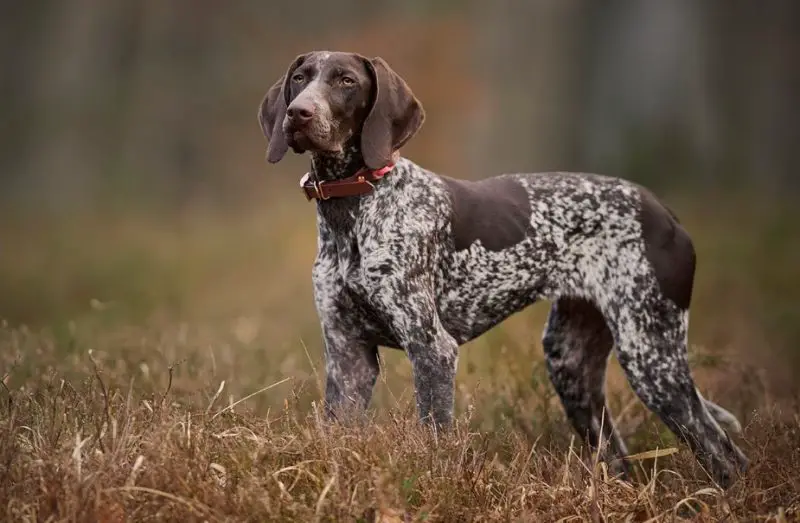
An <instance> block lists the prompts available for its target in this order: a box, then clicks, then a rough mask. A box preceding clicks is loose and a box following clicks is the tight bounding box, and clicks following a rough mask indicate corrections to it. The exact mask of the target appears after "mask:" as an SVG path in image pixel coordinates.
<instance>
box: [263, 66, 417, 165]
mask: <svg viewBox="0 0 800 523" xmlns="http://www.w3.org/2000/svg"><path fill="white" fill-rule="evenodd" d="M258 118H259V121H260V123H261V129H262V131H263V132H264V136H266V138H267V141H268V142H269V145H268V147H267V161H269V162H270V163H275V162H278V161H280V160H281V158H283V156H284V155H285V154H286V151H287V150H288V149H289V147H291V148H292V150H293V151H294V152H295V153H298V154H302V153H304V152H306V151H309V152H311V153H318V154H336V153H341V152H343V151H344V149H345V147H346V145H347V144H349V143H351V142H352V141H353V140H356V141H357V142H358V143H357V145H358V146H359V147H360V149H361V154H362V155H363V157H364V164H365V165H366V166H367V167H369V168H371V169H379V168H381V167H383V166H384V165H387V164H388V163H390V162H391V160H392V155H393V153H394V152H395V151H397V150H398V149H400V147H402V146H403V145H404V144H405V143H406V142H408V140H410V139H411V137H412V136H414V134H416V132H417V131H418V130H419V128H420V127H421V126H422V123H423V121H424V120H425V111H424V110H423V108H422V104H420V102H419V100H417V98H416V97H415V96H414V94H413V93H412V92H411V89H410V88H409V87H408V85H407V84H406V83H405V81H403V79H402V78H400V76H399V75H398V74H397V73H395V72H394V71H393V70H392V69H391V68H390V67H389V65H388V64H387V63H386V62H385V61H384V60H383V59H381V58H365V57H363V56H361V55H358V54H355V53H341V52H327V51H315V52H311V53H307V54H303V55H300V56H298V57H297V58H296V59H295V60H294V61H293V62H292V63H291V65H290V66H289V69H288V70H287V71H286V74H284V75H283V76H282V77H281V78H280V79H279V80H278V81H277V82H276V83H275V84H274V85H273V86H272V87H271V88H270V89H269V91H268V92H267V94H266V96H265V97H264V100H263V101H262V102H261V106H260V107H259V111H258Z"/></svg>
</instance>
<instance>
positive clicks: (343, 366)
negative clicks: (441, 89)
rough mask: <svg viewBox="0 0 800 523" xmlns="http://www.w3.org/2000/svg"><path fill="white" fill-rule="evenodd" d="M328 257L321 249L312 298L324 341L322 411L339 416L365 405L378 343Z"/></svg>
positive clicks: (375, 366)
mask: <svg viewBox="0 0 800 523" xmlns="http://www.w3.org/2000/svg"><path fill="white" fill-rule="evenodd" d="M331 259H332V256H330V255H328V253H327V252H326V251H325V250H324V249H322V250H321V254H320V255H319V256H318V258H317V261H316V263H315V265H314V272H313V276H314V277H313V280H314V301H315V303H316V307H317V314H318V315H319V319H320V324H321V327H322V339H323V342H324V345H325V371H326V372H325V374H326V377H325V414H326V416H327V418H328V419H331V418H338V419H340V420H341V419H342V418H343V417H344V416H345V415H346V414H348V413H349V414H353V413H360V412H363V411H364V410H365V409H366V408H367V405H368V404H369V401H370V399H371V397H372V390H373V388H374V386H375V381H376V380H377V378H378V372H379V367H378V346H377V345H376V344H375V343H374V342H372V341H370V339H369V337H368V336H365V334H364V329H363V326H362V324H361V321H360V319H359V317H358V315H357V314H355V313H354V310H355V307H354V305H353V303H352V300H351V299H350V297H349V295H348V294H347V292H346V290H345V288H344V285H343V283H342V281H341V278H340V277H339V275H338V272H337V271H336V270H335V265H334V264H333V263H332V261H331Z"/></svg>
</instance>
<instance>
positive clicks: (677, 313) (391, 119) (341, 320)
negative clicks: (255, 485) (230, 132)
mask: <svg viewBox="0 0 800 523" xmlns="http://www.w3.org/2000/svg"><path fill="white" fill-rule="evenodd" d="M424 119H425V113H424V111H423V108H422V106H421V104H420V102H419V101H418V100H417V99H416V98H415V96H414V95H413V93H412V92H411V90H410V89H409V87H408V86H407V85H406V83H405V82H404V81H403V79H402V78H400V76H398V75H397V74H396V73H395V72H394V71H393V70H392V69H391V68H390V67H389V66H388V65H387V64H386V62H385V61H384V60H382V59H380V58H374V59H369V58H365V57H363V56H360V55H357V54H351V53H339V52H312V53H308V54H304V55H301V56H298V57H297V59H296V60H294V62H292V64H291V65H290V66H289V69H288V70H287V71H286V74H285V75H284V76H283V77H281V78H280V80H278V82H277V83H275V84H274V85H273V86H272V87H271V88H270V89H269V91H268V92H267V94H266V96H265V98H264V101H263V102H262V104H261V107H260V109H259V120H260V123H261V127H262V130H263V132H264V134H265V136H266V138H267V140H268V148H267V160H268V161H269V162H271V163H274V162H278V161H279V160H281V158H283V156H284V155H285V153H286V152H287V150H288V149H289V148H290V147H291V148H292V150H293V151H294V152H295V153H304V152H306V151H309V152H310V153H311V165H312V167H311V172H310V173H308V174H307V175H306V176H305V177H303V179H302V180H301V188H302V189H303V191H304V193H305V195H306V197H307V198H308V199H316V200H317V202H316V207H317V225H318V229H319V241H318V255H317V259H316V262H315V263H314V268H313V281H314V298H315V302H316V307H317V311H318V313H319V318H320V321H321V324H322V333H323V337H324V342H325V358H326V370H327V383H326V387H325V403H326V411H327V413H328V415H329V416H330V415H333V414H334V413H335V412H339V411H340V410H341V409H342V408H343V407H347V406H349V407H355V408H356V409H357V410H360V409H364V408H365V407H366V406H367V404H368V402H369V400H370V397H371V395H372V389H373V385H374V383H375V380H376V377H377V376H378V346H379V345H383V346H387V347H395V348H402V349H403V350H405V352H406V353H407V354H408V357H409V359H410V361H411V365H412V368H413V376H414V385H415V390H416V401H417V409H418V411H419V415H420V417H421V418H422V419H425V420H429V421H432V422H434V423H435V424H437V425H447V424H449V423H450V421H451V418H452V414H453V398H454V380H455V374H456V361H457V359H458V349H459V345H461V344H463V343H465V342H467V341H469V340H471V339H473V338H475V337H477V336H479V335H481V334H482V333H484V332H486V331H487V330H488V329H490V328H492V327H493V326H495V325H497V324H498V323H500V322H501V321H503V320H504V319H505V318H507V317H508V316H509V315H511V314H513V313H515V312H517V311H519V310H521V309H523V308H525V307H527V306H528V305H531V304H532V303H534V302H535V301H536V300H538V299H541V298H544V299H549V300H551V301H552V302H553V306H552V310H551V311H550V315H549V318H548V320H547V326H546V328H545V331H544V335H543V338H542V341H543V345H544V352H545V356H546V360H547V368H548V370H549V374H550V377H551V379H552V382H553V384H554V386H555V388H556V390H557V391H558V394H559V397H560V399H561V401H562V403H563V406H564V409H565V411H566V414H567V416H568V417H569V419H570V421H571V423H572V425H573V426H574V428H575V429H576V431H577V432H578V433H579V434H580V436H581V437H583V438H584V439H585V441H586V442H587V443H588V444H589V445H590V446H591V448H592V449H595V450H596V449H598V444H599V443H600V442H601V441H602V442H607V443H608V445H603V446H602V447H603V448H600V449H599V450H600V452H601V456H602V457H603V458H604V459H606V460H607V461H609V462H610V463H611V464H612V465H614V467H615V470H617V471H618V472H620V473H622V474H623V475H624V474H625V473H626V469H627V466H626V465H625V461H624V459H622V458H624V456H625V455H626V454H627V450H626V448H625V444H624V442H623V441H622V439H621V438H620V436H619V434H618V433H617V431H616V430H615V428H614V424H613V422H612V420H611V419H609V416H608V415H607V411H606V413H605V415H604V410H605V409H606V408H607V407H606V399H605V393H604V379H605V371H606V362H607V360H608V357H609V354H610V353H611V349H612V347H616V354H617V357H618V359H619V362H620V364H621V365H622V368H623V369H624V371H625V373H626V375H627V377H628V380H629V381H630V383H631V385H632V387H633V389H634V391H635V392H636V394H637V395H638V397H639V398H640V399H641V400H642V401H643V402H644V403H645V404H646V405H647V407H648V408H649V409H651V410H652V411H653V412H655V413H656V414H657V415H658V416H659V417H660V418H661V419H662V420H663V421H664V423H665V424H666V425H667V426H668V427H669V428H670V429H671V430H672V431H673V432H674V433H675V434H676V435H678V436H679V437H680V438H682V439H683V440H684V441H685V442H686V443H687V444H688V445H689V446H690V447H691V448H692V450H693V451H694V453H695V455H696V456H697V458H698V460H699V461H700V462H701V463H702V464H703V465H704V466H705V467H706V468H707V470H708V471H709V472H710V473H711V475H712V477H713V478H714V479H715V480H716V481H717V482H718V483H719V484H720V485H722V486H725V487H727V486H728V485H730V484H731V482H732V481H733V480H734V479H735V477H736V476H737V474H738V473H739V472H741V471H743V470H744V469H745V468H746V467H747V464H748V460H747V458H746V457H745V455H744V454H743V453H742V452H741V451H740V450H739V449H738V448H737V447H736V446H735V445H734V443H733V442H732V441H731V440H730V438H729V437H728V435H727V434H726V432H725V431H724V430H723V429H722V428H721V427H722V426H724V427H726V428H727V429H728V430H731V431H732V432H738V431H739V429H740V427H739V423H738V421H737V420H736V418H735V417H734V416H733V415H732V414H730V413H729V412H727V411H726V410H724V409H723V408H722V407H719V406H717V405H715V404H714V403H712V402H710V401H708V400H706V399H704V398H703V397H702V396H701V395H700V393H699V391H698V390H697V389H696V387H695V385H694V382H693V380H692V376H691V372H690V369H689V363H688V359H687V351H686V344H687V328H688V321H689V315H688V309H689V302H690V300H691V296H692V285H693V279H694V271H695V252H694V249H693V246H692V242H691V240H690V238H689V236H688V234H687V233H686V231H685V230H684V229H683V228H682V227H681V225H679V223H678V220H677V218H676V217H675V215H673V214H672V213H671V212H670V211H669V210H668V209H667V208H666V207H664V206H663V205H662V204H661V203H659V201H658V200H657V199H656V198H655V197H654V196H653V195H652V194H651V193H650V192H649V191H647V190H646V189H644V188H642V187H640V186H638V185H635V184H633V183H631V182H628V181H625V180H621V179H618V178H611V177H606V176H599V175H595V174H581V173H565V172H554V173H538V174H505V175H500V176H496V177H491V178H488V179H485V180H482V181H477V182H469V181H462V180H456V179H453V178H448V177H445V176H439V175H436V174H434V173H432V172H430V171H427V170H425V169H424V168H422V167H420V166H418V165H416V164H415V163H413V162H412V161H410V160H408V159H406V158H402V157H400V156H399V155H398V153H397V151H398V150H399V149H400V148H401V147H402V146H403V145H404V144H405V143H406V142H408V141H409V139H411V137H412V136H414V134H415V133H416V132H417V131H418V130H419V128H420V127H421V126H422V123H423V121H424ZM601 438H602V439H601Z"/></svg>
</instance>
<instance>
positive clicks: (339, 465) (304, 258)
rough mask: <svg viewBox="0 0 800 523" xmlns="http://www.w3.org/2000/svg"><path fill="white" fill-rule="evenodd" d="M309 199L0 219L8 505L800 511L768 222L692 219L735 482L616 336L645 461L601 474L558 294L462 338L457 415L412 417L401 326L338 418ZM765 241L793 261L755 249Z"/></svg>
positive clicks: (402, 512) (593, 512)
mask: <svg viewBox="0 0 800 523" xmlns="http://www.w3.org/2000/svg"><path fill="white" fill-rule="evenodd" d="M293 203H294V202H293ZM293 203H292V205H291V206H289V204H286V205H284V204H281V203H280V202H278V201H276V202H274V204H273V205H272V206H271V207H270V212H269V214H268V215H267V216H265V215H263V214H255V215H240V216H236V217H226V218H220V217H209V216H192V217H189V218H187V219H185V220H182V221H170V222H164V221H161V222H159V221H158V220H153V219H149V218H143V217H137V218H136V219H133V220H132V219H125V220H112V219H109V220H105V221H103V222H102V223H98V222H96V221H91V220H89V221H84V222H80V221H72V222H70V223H64V224H60V225H55V224H52V223H50V224H47V227H44V226H42V225H41V224H37V223H35V222H30V221H29V222H25V223H21V222H18V223H16V224H14V225H15V226H13V227H11V226H4V228H3V230H2V233H3V235H2V237H3V238H4V239H5V241H4V246H9V245H11V246H13V249H8V248H5V249H4V250H2V251H0V317H5V318H6V320H0V378H2V379H1V380H0V383H2V385H0V520H2V521H34V520H35V521H108V522H112V521H114V522H116V521H148V520H154V521H317V520H318V521H365V522H366V521H370V522H372V521H381V522H399V521H495V520H500V521H544V522H547V521H648V520H653V521H662V520H665V521H672V520H680V519H681V518H684V519H689V520H693V521H721V520H725V521H761V520H764V521H789V520H797V519H800V512H799V511H800V495H798V494H797V493H798V492H800V488H798V487H800V485H798V482H799V480H797V479H796V473H795V471H796V470H797V469H798V467H800V417H798V414H800V411H799V410H798V409H797V408H796V405H797V403H796V401H795V400H794V399H793V398H794V396H795V392H796V390H797V388H796V386H794V385H793V380H792V379H790V378H791V376H793V368H794V367H792V366H791V365H789V364H786V362H787V361H790V360H787V359H784V358H782V357H781V356H782V355H783V354H785V353H784V352H781V351H782V350H783V349H782V348H781V347H779V346H777V345H775V346H773V345H771V344H770V343H769V340H768V338H767V337H766V336H765V335H764V332H765V330H768V329H764V328H763V325H762V319H763V312H762V315H756V314H752V312H753V310H754V309H760V308H761V304H762V303H763V301H761V298H760V296H759V295H758V294H757V293H756V291H760V290H761V289H762V288H764V289H769V288H775V289H780V290H781V292H782V293H784V295H785V297H784V299H783V302H782V303H784V304H789V302H790V301H791V300H790V299H789V297H790V296H791V292H792V288H791V287H790V286H788V285H787V284H786V283H787V282H793V281H794V280H793V278H794V276H792V274H793V267H796V263H794V261H797V259H796V253H797V249H796V248H795V247H793V244H790V243H786V244H785V245H784V244H782V243H781V242H778V241H776V240H775V238H774V237H773V236H774V235H767V236H765V235H763V234H762V232H763V230H767V229H768V227H766V226H765V227H762V228H760V229H759V228H757V227H756V226H752V227H753V230H744V229H741V228H740V231H739V236H738V237H737V238H735V239H734V238H731V237H730V236H727V235H725V234H724V232H725V231H726V230H727V229H726V228H727V227H728V226H729V223H730V221H729V220H730V216H731V215H725V214H724V213H723V212H722V211H719V213H718V215H715V216H714V217H710V216H708V215H707V214H706V215H704V214H692V213H688V218H687V219H686V220H685V222H687V226H688V227H689V228H690V230H691V231H692V233H693V236H695V238H696V241H697V243H698V250H699V251H700V260H701V265H700V269H699V273H698V278H697V282H698V283H697V290H696V293H695V298H694V303H695V306H694V311H695V312H694V314H693V319H692V332H691V337H692V342H693V345H692V353H691V356H692V360H693V369H694V372H695V376H696V379H697V381H698V384H699V385H700V388H701V390H702V391H703V393H704V394H705V395H706V396H707V397H709V399H712V400H714V401H718V402H719V403H721V404H722V405H723V406H725V407H726V408H728V409H730V410H732V411H733V412H734V413H735V414H736V415H737V416H739V418H740V419H741V420H742V421H743V424H744V425H745V430H744V434H743V435H742V436H741V437H738V436H737V438H736V439H737V442H738V443H740V445H741V446H742V448H743V450H745V452H746V453H747V454H748V456H749V457H750V458H751V459H752V460H753V463H752V467H751V469H750V470H749V471H748V473H747V474H746V475H745V476H744V477H743V478H742V479H741V480H740V481H739V482H737V483H736V484H735V485H734V486H733V487H732V488H731V489H729V490H728V491H726V492H722V491H720V490H719V489H717V488H716V487H715V486H714V485H713V483H712V482H711V481H710V480H709V479H708V477H707V476H706V474H705V473H704V471H703V470H702V469H701V468H700V467H699V465H698V464H697V463H696V462H695V460H694V458H693V457H692V456H691V454H690V453H689V451H688V450H687V449H686V447H684V446H683V445H679V444H677V442H676V441H675V439H674V437H673V436H672V435H671V434H670V433H669V432H668V431H667V430H666V429H665V428H664V426H663V425H662V424H661V423H660V422H658V421H657V420H656V419H654V418H653V416H652V415H650V413H649V412H647V411H646V409H644V408H643V406H642V405H641V403H639V402H638V401H637V400H636V399H635V398H634V396H633V394H632V393H631V391H630V389H629V387H628V386H627V383H626V382H625V380H624V379H623V377H622V375H621V372H620V370H619V368H618V365H617V364H616V362H614V361H613V360H612V364H611V368H610V372H609V378H608V396H609V403H610V407H611V410H612V413H613V415H614V416H615V421H616V422H617V424H618V426H619V428H620V430H621V432H622V433H623V434H624V436H625V437H626V439H627V441H628V443H629V446H630V449H631V452H633V453H636V454H637V455H638V456H639V457H638V459H637V461H636V463H637V466H636V468H635V472H636V477H635V478H634V480H633V481H632V482H631V483H625V482H621V481H618V480H615V479H613V478H608V477H607V475H606V474H605V469H604V466H603V464H599V463H596V462H595V461H594V459H593V458H592V456H589V455H587V453H586V451H585V449H583V448H582V447H581V445H580V444H579V442H578V441H577V440H576V439H575V438H574V434H573V432H572V429H571V428H570V426H569V424H568V423H567V422H566V420H565V419H564V415H563V411H562V410H561V407H560V404H559V402H558V400H557V398H555V396H554V392H553V389H552V386H551V385H550V384H549V381H548V379H547V376H546V372H545V370H544V367H543V364H542V359H541V347H540V344H539V341H538V340H539V337H540V331H541V326H542V322H543V320H544V317H545V314H546V312H547V306H546V304H541V305H537V306H534V307H532V308H531V309H529V310H526V311H524V312H523V313H520V314H518V315H515V316H514V317H512V318H510V319H509V320H508V321H506V322H505V323H504V324H503V325H502V326H500V327H499V328H497V329H494V330H492V331H491V332H489V333H487V334H486V335H484V336H482V337H481V338H479V339H478V340H475V341H473V342H471V343H470V344H468V345H467V346H466V347H464V348H463V349H462V354H461V359H460V364H459V372H458V385H457V400H456V401H457V412H458V422H457V424H456V426H455V427H454V428H453V430H452V431H451V432H449V433H442V434H431V433H429V432H426V431H425V430H424V429H422V428H421V427H419V426H418V424H417V423H416V421H415V413H414V408H413V390H412V388H411V369H410V365H409V364H408V361H407V359H406V358H405V356H404V355H403V354H402V353H400V352H397V351H390V350H387V351H382V353H381V358H382V372H381V377H380V380H379V383H378V385H377V386H376V393H375V398H374V401H373V404H372V407H371V409H370V412H369V413H368V416H369V418H370V420H369V422H364V423H362V424H350V425H330V424H327V423H325V422H323V421H322V420H321V419H320V416H319V410H320V399H321V392H320V391H321V389H322V384H323V380H324V371H323V369H324V365H323V362H322V355H321V346H320V342H319V327H318V325H317V321H316V315H315V313H314V310H313V305H312V300H311V287H310V274H309V269H310V263H311V260H312V259H313V253H314V248H315V241H314V219H313V215H311V214H309V213H307V212H306V209H305V208H303V209H301V210H302V211H303V212H301V213H298V212H295V211H289V209H290V207H291V208H294V207H295V206H294V205H293ZM732 207H733V208H734V213H733V215H741V213H743V212H745V211H743V210H742V209H740V208H737V207H736V206H732ZM678 210H679V211H682V210H681V209H678ZM758 212H759V211H758V210H754V211H752V213H753V216H751V217H750V218H749V219H747V220H745V219H740V221H741V222H743V223H749V224H753V223H757V220H755V219H754V217H755V216H756V215H757V214H758ZM680 214H681V215H682V216H686V215H687V213H686V212H680ZM7 223H9V222H6V224H7ZM770 230H771V229H770ZM764 242H768V243H769V246H770V250H768V251H766V252H768V255H769V257H770V259H772V260H776V259H777V260H781V264H780V267H784V266H785V268H786V270H785V271H778V270H776V269H775V267H776V265H775V264H772V265H771V266H770V267H771V269H769V270H764V271H763V274H762V273H756V272H755V270H756V269H757V268H758V266H759V265H758V264H759V263H760V262H759V260H758V259H756V258H755V257H756V256H758V255H759V254H758V253H759V252H762V247H763V246H764ZM76 246H77V247H76ZM793 260H794V261H793ZM743 271H748V272H749V273H750V274H752V275H754V277H753V278H749V279H748V280H747V282H744V281H742V279H741V274H742V272H743ZM757 274H761V276H758V275H757ZM720 297H722V299H720ZM776 306H778V305H776ZM786 310H787V311H790V307H789V306H788V305H786ZM790 319H791V318H790ZM789 325H790V326H791V325H793V323H792V322H789ZM769 328H772V326H769ZM754 348H756V349H757V350H754ZM786 376H789V379H787V378H786Z"/></svg>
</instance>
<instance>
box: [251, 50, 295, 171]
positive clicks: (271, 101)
mask: <svg viewBox="0 0 800 523" xmlns="http://www.w3.org/2000/svg"><path fill="white" fill-rule="evenodd" d="M306 56H307V55H304V54H301V55H300V56H298V57H297V58H295V60H294V62H292V64H291V65H290V66H289V69H287V71H286V74H284V75H283V76H281V77H280V79H279V80H278V81H277V82H275V84H274V85H273V86H272V87H270V88H269V91H267V94H266V95H265V96H264V99H263V100H262V101H261V105H260V106H259V108H258V121H259V123H260V124H261V131H262V132H263V133H264V136H265V137H266V138H267V141H268V142H269V145H268V146H267V161H268V162H270V163H276V162H279V161H280V160H281V158H283V156H284V155H285V154H286V151H287V150H288V149H289V144H288V142H287V141H286V135H285V134H284V132H283V119H284V118H285V117H286V108H287V107H288V106H289V102H290V100H289V83H290V82H291V79H292V73H294V70H295V69H297V68H298V67H300V65H301V64H302V63H303V61H305V59H306Z"/></svg>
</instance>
